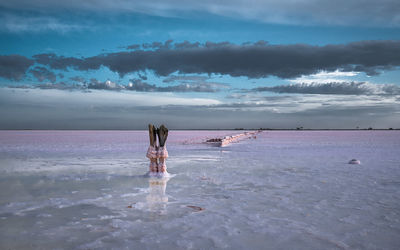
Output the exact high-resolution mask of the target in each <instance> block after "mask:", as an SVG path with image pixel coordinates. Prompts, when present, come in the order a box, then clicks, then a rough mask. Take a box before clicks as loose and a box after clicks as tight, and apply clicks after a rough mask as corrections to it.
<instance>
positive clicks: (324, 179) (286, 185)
mask: <svg viewBox="0 0 400 250" xmlns="http://www.w3.org/2000/svg"><path fill="white" fill-rule="evenodd" d="M234 133H235V131H172V132H171V133H170V136H169V139H168V141H167V147H168V151H169V155H170V157H169V158H168V160H167V166H168V171H169V172H170V173H171V174H174V175H175V176H174V177H172V178H170V179H164V180H162V179H149V178H145V177H143V175H144V174H145V173H146V171H147V169H148V159H146V157H145V153H146V150H147V145H148V137H147V132H145V131H0V142H1V143H0V174H1V175H0V244H1V248H3V249H16V248H19V249H24V248H25V249H27V248H30V249H32V248H40V249H43V248H45V249H71V248H77V249H96V248H107V249H109V248H114V249H122V248H129V249H150V248H162V249H191V248H193V249H212V248H229V249H398V246H399V245H400V237H399V235H400V132H399V131H264V132H262V133H260V134H258V135H257V138H256V139H246V140H242V141H240V142H238V143H233V144H230V145H229V146H227V147H224V148H219V147H212V146H210V145H207V144H204V143H201V142H202V141H204V140H205V139H206V138H211V137H216V136H224V135H230V134H234ZM353 158H356V159H359V160H360V161H361V165H350V164H348V161H349V160H351V159H353Z"/></svg>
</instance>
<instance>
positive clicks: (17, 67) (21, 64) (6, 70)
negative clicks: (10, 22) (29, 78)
mask: <svg viewBox="0 0 400 250" xmlns="http://www.w3.org/2000/svg"><path fill="white" fill-rule="evenodd" d="M33 63H34V61H33V60H31V59H28V58H26V57H24V56H20V55H5V56H3V55H0V77H4V78H6V79H10V80H21V79H22V78H24V77H25V74H26V71H27V70H28V68H29V67H30V66H32V65H33Z"/></svg>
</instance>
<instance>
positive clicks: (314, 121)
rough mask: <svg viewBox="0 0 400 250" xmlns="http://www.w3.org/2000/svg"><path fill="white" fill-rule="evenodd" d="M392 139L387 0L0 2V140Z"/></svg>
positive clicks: (396, 119)
mask: <svg viewBox="0 0 400 250" xmlns="http://www.w3.org/2000/svg"><path fill="white" fill-rule="evenodd" d="M148 123H154V124H156V125H160V124H162V123H164V124H165V125H167V127H169V128H170V129H233V128H247V129H251V128H252V129H253V128H254V129H256V128H273V129H296V128H298V127H303V128H306V129H307V128H308V129H356V128H370V127H372V128H381V129H387V128H400V2H399V1H395V0H382V1H372V0H338V1H329V0H297V1H293V0H279V1H278V0H270V1H265V0H247V1H243V0H229V1H228V0H220V1H215V0H214V1H209V0H204V1H194V0H153V1H136V0H132V1H128V0H116V1H106V0H92V1H77V0H70V1H52V0H14V1H8V0H0V129H146V128H147V124H148Z"/></svg>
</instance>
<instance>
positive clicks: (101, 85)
mask: <svg viewBox="0 0 400 250" xmlns="http://www.w3.org/2000/svg"><path fill="white" fill-rule="evenodd" d="M87 88H88V89H105V90H121V89H124V88H125V87H124V86H122V85H119V84H118V83H115V82H112V81H110V80H107V81H105V82H102V81H99V80H97V79H95V78H92V79H90V82H89V84H88V85H87Z"/></svg>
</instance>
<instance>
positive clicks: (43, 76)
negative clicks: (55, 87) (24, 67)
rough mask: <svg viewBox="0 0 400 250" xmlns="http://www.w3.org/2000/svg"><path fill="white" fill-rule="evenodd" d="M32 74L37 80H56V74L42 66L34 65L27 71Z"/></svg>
mask: <svg viewBox="0 0 400 250" xmlns="http://www.w3.org/2000/svg"><path fill="white" fill-rule="evenodd" d="M29 72H30V73H32V75H33V76H34V77H35V78H36V79H37V80H38V81H39V82H43V81H44V80H49V81H50V82H55V81H56V80H57V76H56V74H54V73H53V72H51V71H49V70H48V69H46V68H44V67H35V68H33V69H31V70H30V71H29Z"/></svg>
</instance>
